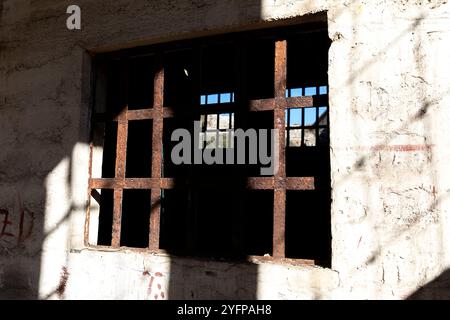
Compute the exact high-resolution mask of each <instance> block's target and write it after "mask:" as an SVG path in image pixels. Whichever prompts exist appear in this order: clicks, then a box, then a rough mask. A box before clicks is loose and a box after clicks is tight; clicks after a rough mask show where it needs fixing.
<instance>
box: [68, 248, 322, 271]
mask: <svg viewBox="0 0 450 320" xmlns="http://www.w3.org/2000/svg"><path fill="white" fill-rule="evenodd" d="M84 250H89V251H99V252H131V253H141V254H150V255H154V256H163V257H177V258H180V259H188V260H198V261H211V262H226V263H250V264H278V265H291V266H311V267H319V266H322V265H321V264H320V263H319V262H318V261H316V260H310V259H292V258H275V257H272V256H245V257H242V258H213V257H201V256H199V257H196V256H182V255H177V254H173V253H171V252H168V251H166V250H150V249H148V248H131V247H119V248H113V247H108V246H97V245H89V246H86V247H85V248H83V249H81V250H80V249H78V250H77V249H73V250H71V252H73V253H78V252H81V251H84Z"/></svg>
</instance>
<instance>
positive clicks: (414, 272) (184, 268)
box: [0, 0, 450, 299]
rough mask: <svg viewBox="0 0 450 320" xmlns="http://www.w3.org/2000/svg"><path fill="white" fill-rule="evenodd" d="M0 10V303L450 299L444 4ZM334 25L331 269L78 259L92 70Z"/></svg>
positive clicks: (448, 46) (108, 4) (182, 0)
mask: <svg viewBox="0 0 450 320" xmlns="http://www.w3.org/2000/svg"><path fill="white" fill-rule="evenodd" d="M73 3H75V4H78V5H79V6H80V7H81V10H82V29H81V30H80V31H69V30H67V28H66V18H67V16H68V15H67V14H66V8H67V6H68V2H67V1H62V0H39V1H35V0H21V1H16V0H0V133H1V134H0V151H1V152H0V232H1V234H0V299H1V298H13V299H14V298H34V299H38V298H40V299H47V298H49V299H76V298H99V299H108V298H114V299H135V298H136V299H170V298H186V299H198V298H211V299H214V298H224V299H227V298H250V299H253V298H255V299H256V298H259V299H264V298H273V299H348V298H356V299H379V298H383V299H405V298H450V285H449V281H448V272H449V271H448V270H449V269H448V268H449V267H450V247H449V243H450V242H449V240H450V239H449V230H450V229H449V227H450V202H449V201H450V198H449V195H450V170H448V164H449V163H450V148H449V146H450V134H449V129H448V128H449V126H448V123H449V122H450V108H449V106H450V79H449V78H450V3H449V2H448V1H447V0H414V1H407V0H389V1H387V0H375V1H372V0H370V1H369V0H361V1H355V0H346V1H343V0H328V1H327V0H318V1H317V0H315V1H313V0H297V1H295V0H244V1H237V0H231V1H213V0H189V1H188V0H179V1H175V0H171V1H143V0H139V1H131V0H117V1H106V0H95V1H94V0H76V1H73ZM320 11H327V16H328V28H329V36H330V38H331V39H332V41H333V42H332V45H331V48H330V51H329V72H328V74H329V86H330V89H329V91H330V95H329V96H330V134H331V137H330V139H331V141H330V145H331V171H332V172H331V176H332V200H333V202H332V212H331V215H332V236H333V240H332V248H333V250H332V268H331V269H325V268H319V267H308V266H290V265H285V264H274V263H253V264H252V263H241V264H239V263H234V264H232V263H227V262H217V261H216V262H214V261H208V260H193V259H182V258H175V257H170V256H164V255H149V254H140V253H135V252H100V251H95V250H90V249H87V248H85V247H84V245H83V227H84V216H85V203H86V197H87V192H86V190H87V179H88V147H87V141H88V135H89V131H88V128H89V126H88V119H89V107H90V93H91V89H92V88H91V83H90V66H91V61H90V55H89V54H88V52H104V51H110V50H115V49H119V48H126V47H133V46H136V45H142V44H151V43H157V42H163V41H169V40H175V39H186V38H192V37H197V36H202V35H206V34H218V33H224V32H228V31H236V30H246V29H252V28H259V27H264V26H270V25H282V24H291V23H301V22H302V21H307V20H308V14H310V13H315V12H320Z"/></svg>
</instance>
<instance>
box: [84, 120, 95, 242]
mask: <svg viewBox="0 0 450 320" xmlns="http://www.w3.org/2000/svg"><path fill="white" fill-rule="evenodd" d="M91 122H92V120H91ZM91 130H92V131H93V129H91ZM92 136H93V135H92ZM92 136H91V142H90V143H89V169H88V170H89V185H88V194H87V196H88V198H87V202H86V206H87V208H86V220H85V222H84V245H85V246H86V247H87V246H89V226H90V223H91V193H92V189H91V183H90V181H91V178H92V161H93V156H94V151H93V149H94V143H93V142H92V140H93V138H92Z"/></svg>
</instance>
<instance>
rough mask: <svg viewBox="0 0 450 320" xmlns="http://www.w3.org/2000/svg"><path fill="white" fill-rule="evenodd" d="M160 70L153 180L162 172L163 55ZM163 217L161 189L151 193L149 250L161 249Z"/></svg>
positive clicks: (155, 92)
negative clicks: (161, 219) (160, 235)
mask: <svg viewBox="0 0 450 320" xmlns="http://www.w3.org/2000/svg"><path fill="white" fill-rule="evenodd" d="M158 60H159V61H158V67H159V70H158V71H157V72H156V74H155V80H154V89H153V133H152V178H154V179H160V178H161V171H162V140H163V121H164V110H163V107H164V67H163V62H162V55H160V56H159V57H158ZM160 215H161V189H160V188H153V189H152V191H151V213H150V235H149V248H150V249H151V250H157V249H159V232H160V230H159V229H160Z"/></svg>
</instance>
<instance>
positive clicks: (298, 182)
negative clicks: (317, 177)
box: [285, 177, 315, 190]
mask: <svg viewBox="0 0 450 320" xmlns="http://www.w3.org/2000/svg"><path fill="white" fill-rule="evenodd" d="M285 186H286V189H287V190H314V189H315V187H314V177H295V178H294V177H290V178H286V182H285Z"/></svg>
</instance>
